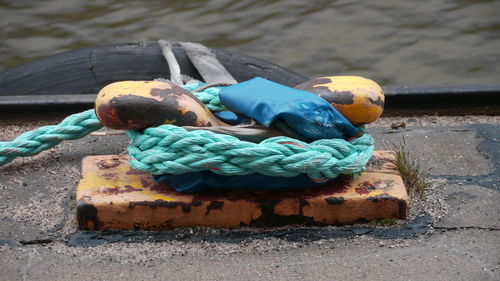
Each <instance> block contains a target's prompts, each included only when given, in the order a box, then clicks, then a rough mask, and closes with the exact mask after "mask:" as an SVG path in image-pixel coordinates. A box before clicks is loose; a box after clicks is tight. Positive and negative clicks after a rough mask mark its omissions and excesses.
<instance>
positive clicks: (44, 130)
mask: <svg viewBox="0 0 500 281" xmlns="http://www.w3.org/2000/svg"><path fill="white" fill-rule="evenodd" d="M100 128H102V125H101V123H100V122H99V119H97V116H96V115H95V113H94V110H93V109H90V110H87V111H84V112H81V113H77V114H73V115H70V116H68V117H66V118H65V119H64V120H63V121H62V122H61V123H59V124H58V125H51V126H43V127H40V128H38V129H36V130H33V131H29V132H26V133H24V134H22V135H20V136H18V137H17V138H16V139H14V140H13V141H8V142H0V166H1V165H5V164H7V163H9V162H11V161H12V160H14V159H15V158H16V157H20V156H32V155H36V154H38V153H40V152H42V151H44V150H47V149H49V148H52V147H54V146H56V145H58V144H59V143H60V142H62V141H63V140H74V139H79V138H82V137H84V136H86V135H88V134H90V133H92V132H93V131H96V130H99V129H100Z"/></svg>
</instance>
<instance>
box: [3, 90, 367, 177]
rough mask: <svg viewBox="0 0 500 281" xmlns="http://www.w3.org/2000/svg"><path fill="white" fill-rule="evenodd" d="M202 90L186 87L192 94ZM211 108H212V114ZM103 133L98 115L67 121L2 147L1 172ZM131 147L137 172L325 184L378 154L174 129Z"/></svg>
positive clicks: (341, 143)
mask: <svg viewBox="0 0 500 281" xmlns="http://www.w3.org/2000/svg"><path fill="white" fill-rule="evenodd" d="M199 86H200V85H197V84H194V85H185V86H184V88H185V89H186V90H189V91H193V90H194V89H196V88H198V87H199ZM218 91H219V89H218V88H208V89H205V90H204V91H202V92H200V93H193V94H195V95H196V96H202V97H201V98H200V99H201V100H202V101H203V103H205V104H207V106H208V104H211V106H210V107H211V108H212V109H211V110H212V111H220V110H224V106H223V105H222V104H220V100H219V99H218ZM210 107H209V108H210ZM100 128H102V124H101V123H100V122H99V119H97V116H96V115H95V112H94V110H93V109H91V110H87V111H84V112H81V113H77V114H73V115H70V116H68V117H66V118H65V119H64V120H63V121H62V122H61V123H60V124H58V125H52V126H44V127H40V128H38V129H36V130H33V131H30V132H26V133H24V134H22V135H20V136H18V137H17V138H16V139H14V140H13V141H8V142H0V166H2V165H5V164H7V163H9V162H11V161H12V160H14V159H15V158H16V157H21V156H32V155H36V154H38V153H40V152H42V151H44V150H47V149H49V148H52V147H54V146H56V145H57V144H59V143H60V142H62V141H63V140H73V139H79V138H82V137H84V136H86V135H88V134H90V133H91V132H93V131H96V130H98V129H100ZM127 134H128V136H129V137H130V139H131V141H130V144H129V146H128V152H129V154H130V157H131V160H130V164H131V166H132V167H133V168H134V169H137V170H142V171H147V172H150V173H152V174H155V175H159V174H166V173H171V174H184V173H189V172H195V171H201V170H210V171H212V172H214V173H217V174H220V175H248V174H252V173H260V174H263V175H269V176H283V177H292V176H297V175H299V174H303V173H305V174H307V175H309V177H310V178H311V179H313V180H315V181H318V182H321V181H325V180H327V179H329V178H335V177H337V176H338V175H340V174H356V173H359V172H362V171H364V169H365V168H364V167H365V165H366V163H367V162H368V160H369V159H370V158H371V156H372V153H373V138H372V137H371V136H370V135H368V134H364V135H363V136H362V137H360V138H357V139H354V140H352V141H350V142H348V141H345V140H343V139H323V140H317V141H314V142H312V143H305V142H302V141H298V140H295V139H292V138H288V137H274V138H269V139H267V140H265V141H263V142H261V143H259V144H255V143H251V142H245V141H240V140H239V139H237V138H235V137H232V136H228V135H223V134H217V133H213V132H210V131H207V130H196V131H190V132H188V131H186V130H185V129H183V128H181V127H177V126H174V125H161V126H158V127H152V128H147V129H145V130H143V131H133V130H129V131H127Z"/></svg>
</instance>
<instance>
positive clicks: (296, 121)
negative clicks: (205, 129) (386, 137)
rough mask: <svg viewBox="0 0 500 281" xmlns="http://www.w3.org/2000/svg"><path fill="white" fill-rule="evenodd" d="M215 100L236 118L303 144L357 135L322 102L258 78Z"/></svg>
mask: <svg viewBox="0 0 500 281" xmlns="http://www.w3.org/2000/svg"><path fill="white" fill-rule="evenodd" d="M219 98H220V100H221V102H222V103H223V104H224V105H225V106H226V107H227V108H228V109H229V110H231V111H233V112H235V113H237V114H243V115H246V116H248V117H251V118H253V119H255V120H256V121H257V122H258V123H260V124H262V125H264V126H266V127H271V126H273V125H275V126H276V127H278V128H282V127H284V128H285V129H286V130H288V131H291V132H292V133H293V134H294V135H298V136H301V138H303V139H307V140H317V139H327V138H344V139H349V138H351V137H355V136H359V135H360V133H361V132H360V130H359V129H358V128H356V127H354V126H353V125H352V124H351V123H350V122H349V121H348V120H347V119H346V118H345V117H344V116H342V114H340V113H339V112H338V111H337V110H336V109H335V108H334V107H333V106H331V105H330V104H329V103H328V102H327V101H326V100H324V99H322V98H320V97H318V96H316V95H315V94H313V93H310V92H306V91H302V90H297V89H293V88H290V87H287V86H283V85H281V84H278V83H275V82H272V81H269V80H266V79H263V78H260V77H256V78H254V79H251V80H248V81H245V82H242V83H239V84H236V85H232V86H229V87H224V88H222V89H221V90H220V92H219Z"/></svg>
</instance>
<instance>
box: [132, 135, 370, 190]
mask: <svg viewBox="0 0 500 281" xmlns="http://www.w3.org/2000/svg"><path fill="white" fill-rule="evenodd" d="M127 134H128V136H129V137H130V139H131V142H130V144H129V146H128V153H129V155H130V157H131V160H130V164H131V166H132V167H133V168H134V169H136V170H142V171H148V172H150V173H152V174H154V175H161V174H166V173H170V174H185V173H189V172H196V171H202V170H210V171H212V172H214V173H216V174H219V175H248V174H252V173H259V174H263V175H267V176H281V177H293V176H297V175H299V174H307V175H308V176H309V177H310V178H311V179H313V180H315V181H318V182H321V181H325V180H327V179H329V178H336V177H338V176H339V175H340V174H355V173H359V172H362V171H364V167H365V165H366V163H367V162H368V160H369V159H370V158H371V156H372V153H373V138H372V137H371V136H370V135H368V134H364V135H363V136H361V137H360V138H357V139H354V140H352V141H350V142H348V141H345V140H343V139H322V140H317V141H314V142H312V143H309V144H308V143H305V142H302V141H299V140H296V139H292V138H289V137H274V138H269V139H267V140H265V141H263V142H261V143H259V144H255V143H251V142H246V141H240V140H239V139H237V138H235V137H233V136H229V135H223V134H216V133H213V132H211V131H206V130H197V131H190V132H188V131H186V130H185V129H183V128H181V127H177V126H174V125H161V126H159V127H154V128H147V129H145V130H144V131H143V132H140V131H132V130H130V131H127Z"/></svg>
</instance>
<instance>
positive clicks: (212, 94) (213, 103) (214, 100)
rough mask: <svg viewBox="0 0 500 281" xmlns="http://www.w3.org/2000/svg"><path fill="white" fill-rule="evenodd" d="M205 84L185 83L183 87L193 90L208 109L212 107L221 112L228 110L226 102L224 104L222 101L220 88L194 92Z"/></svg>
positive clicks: (212, 109) (213, 110) (213, 109)
mask: <svg viewBox="0 0 500 281" xmlns="http://www.w3.org/2000/svg"><path fill="white" fill-rule="evenodd" d="M203 85H204V84H188V85H183V86H181V87H182V88H184V89H185V90H188V91H190V92H192V93H193V95H195V96H196V98H198V99H199V100H200V101H201V102H202V103H204V104H205V105H206V106H207V107H208V109H210V111H212V112H219V111H224V110H227V109H226V107H225V106H224V104H222V102H221V101H220V99H219V91H220V88H218V87H211V88H208V89H205V90H203V91H201V92H193V91H194V90H196V89H198V88H199V87H201V86H203Z"/></svg>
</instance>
